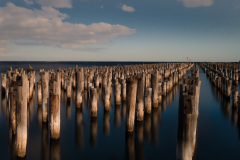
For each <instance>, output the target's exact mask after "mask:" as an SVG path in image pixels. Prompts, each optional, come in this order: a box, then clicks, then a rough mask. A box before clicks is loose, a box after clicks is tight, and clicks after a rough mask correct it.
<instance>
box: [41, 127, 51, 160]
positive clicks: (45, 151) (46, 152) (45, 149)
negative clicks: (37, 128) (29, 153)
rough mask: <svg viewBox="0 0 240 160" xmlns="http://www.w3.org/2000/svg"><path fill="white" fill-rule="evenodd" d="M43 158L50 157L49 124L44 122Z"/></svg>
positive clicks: (46, 159) (45, 159) (43, 159)
mask: <svg viewBox="0 0 240 160" xmlns="http://www.w3.org/2000/svg"><path fill="white" fill-rule="evenodd" d="M41 158H42V160H48V159H49V138H48V124H46V123H42V156H41Z"/></svg>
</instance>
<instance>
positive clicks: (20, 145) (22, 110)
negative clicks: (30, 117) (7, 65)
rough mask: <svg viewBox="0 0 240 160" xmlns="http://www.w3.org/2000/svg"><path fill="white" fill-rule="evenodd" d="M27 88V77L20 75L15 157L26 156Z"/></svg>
mask: <svg viewBox="0 0 240 160" xmlns="http://www.w3.org/2000/svg"><path fill="white" fill-rule="evenodd" d="M28 88H29V83H28V77H27V75H24V74H23V75H22V85H21V86H19V87H18V100H19V101H18V103H19V106H18V108H19V109H18V110H19V112H18V114H19V115H18V120H17V121H18V122H17V124H18V125H17V156H18V157H20V158H23V157H25V156H26V148H27V92H28Z"/></svg>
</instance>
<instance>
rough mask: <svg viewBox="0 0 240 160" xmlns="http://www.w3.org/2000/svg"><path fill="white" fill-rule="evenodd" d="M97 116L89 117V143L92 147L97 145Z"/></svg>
mask: <svg viewBox="0 0 240 160" xmlns="http://www.w3.org/2000/svg"><path fill="white" fill-rule="evenodd" d="M97 130H98V126H97V118H96V117H92V118H91V124H90V144H91V146H93V147H96V146H97Z"/></svg>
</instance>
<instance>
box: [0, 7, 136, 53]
mask: <svg viewBox="0 0 240 160" xmlns="http://www.w3.org/2000/svg"><path fill="white" fill-rule="evenodd" d="M0 15H1V16H0V30H1V33H0V42H1V41H2V42H5V43H4V44H3V43H0V48H2V47H3V46H4V45H7V44H8V43H15V44H18V43H19V42H31V43H30V44H36V45H39V44H41V45H48V46H57V47H60V48H72V49H84V48H86V45H91V44H95V43H105V42H109V41H111V40H113V39H114V38H116V37H118V36H125V35H131V34H135V33H136V31H135V29H131V28H128V27H126V26H123V25H119V24H116V25H112V24H108V23H104V22H100V23H92V24H90V25H85V24H72V23H69V22H66V21H63V20H65V19H66V18H68V15H66V14H63V13H61V12H59V11H58V10H56V9H55V8H53V7H42V9H40V10H36V9H35V10H31V9H27V8H23V7H18V6H16V5H15V4H13V3H7V5H6V6H5V7H2V8H0Z"/></svg>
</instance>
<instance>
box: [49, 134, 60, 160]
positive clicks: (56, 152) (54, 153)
mask: <svg viewBox="0 0 240 160" xmlns="http://www.w3.org/2000/svg"><path fill="white" fill-rule="evenodd" d="M60 159H61V148H60V140H59V139H57V140H53V139H51V141H50V160H60Z"/></svg>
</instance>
